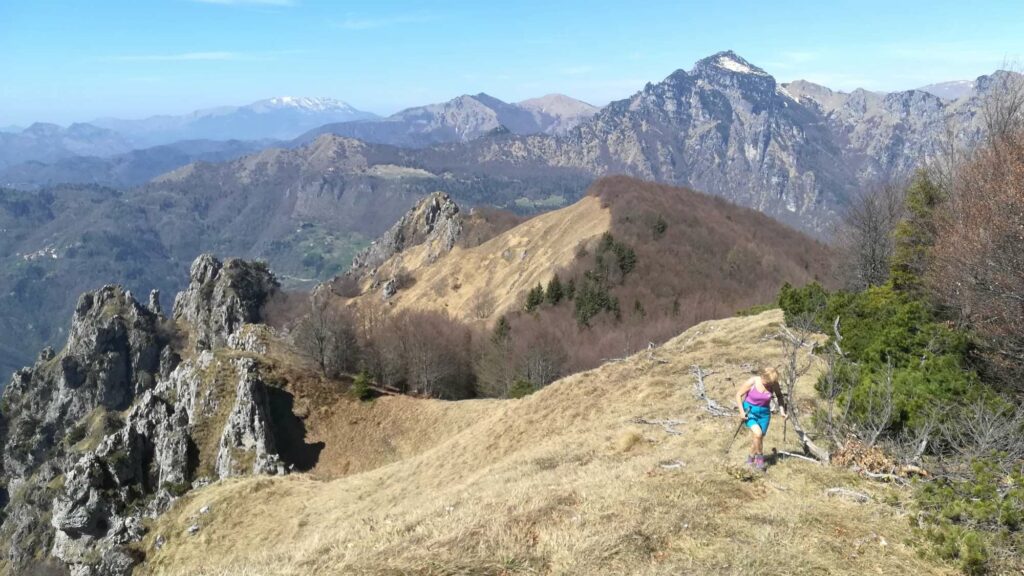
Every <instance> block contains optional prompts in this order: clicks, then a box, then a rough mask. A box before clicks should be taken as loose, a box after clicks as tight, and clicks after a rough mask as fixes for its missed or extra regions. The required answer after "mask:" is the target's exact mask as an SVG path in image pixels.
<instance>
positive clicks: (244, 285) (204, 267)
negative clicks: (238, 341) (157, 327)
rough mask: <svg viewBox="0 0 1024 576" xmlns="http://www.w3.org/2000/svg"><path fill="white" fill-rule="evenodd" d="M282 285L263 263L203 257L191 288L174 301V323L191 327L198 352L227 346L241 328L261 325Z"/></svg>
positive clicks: (195, 267)
mask: <svg viewBox="0 0 1024 576" xmlns="http://www.w3.org/2000/svg"><path fill="white" fill-rule="evenodd" d="M279 288H280V284H279V283H278V281H277V279H276V278H274V275H273V274H271V273H270V270H269V269H268V268H267V266H266V265H265V264H263V263H261V262H247V261H245V260H239V259H235V258H229V259H227V260H225V261H224V262H221V261H220V260H218V259H216V258H215V257H213V256H212V255H210V254H203V255H202V256H200V257H199V258H196V260H195V262H193V263H192V268H191V270H190V272H189V285H188V288H186V289H185V291H183V292H181V293H180V294H178V297H177V298H176V299H175V300H174V319H175V320H177V321H181V322H184V323H185V324H187V325H188V326H190V327H191V330H192V334H191V336H192V341H193V343H194V345H195V347H196V349H197V350H212V349H214V348H220V347H223V346H225V345H227V340H228V337H229V336H231V335H232V334H234V332H235V331H236V330H238V329H239V328H240V327H241V326H242V324H245V323H251V322H259V321H260V320H261V319H262V308H263V306H264V305H265V304H266V303H267V302H268V301H269V300H270V298H271V297H272V296H273V295H274V294H275V293H276V292H277V291H278V289H279Z"/></svg>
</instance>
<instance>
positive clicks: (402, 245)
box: [345, 192, 463, 297]
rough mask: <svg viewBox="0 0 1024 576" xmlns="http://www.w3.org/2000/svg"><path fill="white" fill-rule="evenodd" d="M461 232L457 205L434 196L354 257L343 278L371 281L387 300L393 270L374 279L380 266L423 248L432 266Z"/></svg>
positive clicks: (449, 198) (442, 194) (422, 202)
mask: <svg viewBox="0 0 1024 576" xmlns="http://www.w3.org/2000/svg"><path fill="white" fill-rule="evenodd" d="M462 228H463V217H462V214H461V212H460V210H459V206H458V204H456V203H455V201H454V200H452V199H451V197H450V196H448V194H445V193H444V192H434V193H432V194H430V195H428V196H427V197H425V198H424V199H422V200H420V201H419V202H417V203H416V205H415V206H413V207H412V208H411V209H410V210H409V211H408V212H406V213H405V215H404V216H402V218H401V219H400V220H399V221H398V222H397V223H396V224H395V225H394V226H392V227H391V229H390V230H388V231H387V232H385V233H384V235H383V236H381V237H380V238H378V239H377V240H374V242H373V243H372V244H370V246H369V247H367V248H366V249H365V250H363V251H362V252H360V253H358V254H356V256H355V258H353V259H352V267H351V268H350V269H349V271H348V272H346V273H345V276H346V277H348V278H353V279H356V280H361V279H363V278H367V277H372V278H374V280H373V281H372V285H373V287H377V286H378V285H381V284H383V285H384V286H385V297H388V296H389V292H390V293H393V291H392V289H396V288H395V285H396V284H397V283H396V282H395V278H394V274H395V273H396V272H397V270H390V271H386V272H384V273H383V274H380V275H381V276H387V278H377V276H378V272H379V271H378V267H380V266H381V264H383V263H384V262H386V261H388V260H390V259H391V258H392V257H393V256H396V255H398V254H401V253H402V252H404V251H407V250H409V249H410V248H413V247H415V246H424V245H425V246H426V247H427V251H428V254H427V260H428V261H431V262H432V261H433V260H436V259H437V258H438V257H439V256H440V255H442V254H446V253H448V252H450V251H451V250H452V248H454V247H455V244H456V242H458V240H459V237H460V236H461V235H462ZM388 285H391V289H389V288H388Z"/></svg>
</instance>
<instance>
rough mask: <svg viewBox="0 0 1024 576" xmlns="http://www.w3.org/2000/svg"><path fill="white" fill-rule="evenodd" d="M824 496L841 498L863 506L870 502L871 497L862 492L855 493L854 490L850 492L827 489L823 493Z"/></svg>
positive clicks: (846, 489) (844, 489)
mask: <svg viewBox="0 0 1024 576" xmlns="http://www.w3.org/2000/svg"><path fill="white" fill-rule="evenodd" d="M825 494H826V495H827V496H828V497H830V498H843V499H844V500H850V501H851V502H856V503H858V504H864V503H865V502H868V501H869V500H871V496H868V495H867V494H865V493H863V492H857V491H856V490H850V489H849V488H829V489H828V490H826V491H825Z"/></svg>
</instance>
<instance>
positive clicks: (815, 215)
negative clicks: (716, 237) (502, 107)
mask: <svg viewBox="0 0 1024 576" xmlns="http://www.w3.org/2000/svg"><path fill="white" fill-rule="evenodd" d="M1020 81H1022V79H1021V76H1020V75H1019V74H1013V73H1009V72H997V73H995V74H993V75H991V76H982V77H980V78H978V80H977V81H976V83H975V84H976V86H977V90H976V91H975V92H973V93H971V94H970V95H968V96H965V97H963V98H961V99H960V100H956V101H947V100H943V99H941V98H939V97H937V96H934V95H932V94H929V93H927V92H922V91H916V90H911V91H907V92H896V93H891V94H875V93H870V92H867V91H864V90H857V91H854V92H853V93H850V94H844V93H839V92H833V91H831V90H829V89H827V88H824V87H821V86H816V85H812V84H810V83H807V82H794V83H791V84H788V85H785V86H782V85H779V84H778V83H776V81H775V79H774V78H772V77H771V76H770V75H768V74H767V73H765V72H764V71H763V70H761V69H760V68H758V67H756V66H754V65H753V64H751V63H749V62H747V61H746V60H744V59H742V58H740V57H739V56H738V55H736V54H735V53H733V52H731V51H728V52H721V53H718V54H715V55H713V56H710V57H708V58H705V59H703V60H701V61H699V62H697V63H696V64H695V65H694V67H693V69H692V70H690V71H689V72H687V71H684V70H677V71H676V72H674V73H672V74H671V75H670V76H669V77H668V78H666V79H665V80H664V81H662V82H660V83H657V84H648V85H647V86H646V87H644V89H643V90H641V91H640V92H638V93H636V94H634V95H633V96H632V97H630V98H628V99H626V100H620V101H617V102H613V103H611V104H609V105H608V106H606V107H605V108H603V109H602V110H601V111H600V112H599V113H598V114H596V115H595V116H594V117H593V118H591V119H590V120H589V121H587V122H584V123H582V124H580V125H579V126H577V127H576V128H575V129H573V130H571V131H570V132H569V133H568V134H567V135H566V136H564V137H561V138H551V137H544V136H538V135H533V136H522V137H505V138H486V139H480V140H478V141H474V142H471V143H469V144H467V145H465V146H463V147H461V148H460V147H457V146H452V145H449V146H446V147H443V148H442V150H443V153H446V154H449V155H455V156H461V157H463V158H466V160H465V161H466V163H467V164H470V163H476V164H477V165H479V166H481V168H482V169H486V170H495V171H496V170H501V169H503V168H506V167H509V166H515V167H521V166H526V165H534V166H558V167H572V168H576V169H580V170H584V171H587V172H588V173H590V174H594V175H605V174H614V173H625V174H629V175H632V176H637V177H640V178H644V179H650V180H656V181H659V182H664V183H669V184H676V185H685V186H690V187H692V188H695V189H698V190H702V191H705V192H710V193H712V194H715V195H719V196H722V197H724V198H726V199H729V200H731V201H733V202H736V203H738V204H741V205H744V206H749V207H752V208H755V209H757V210H760V211H762V212H765V213H767V214H769V215H771V216H773V217H775V218H777V219H779V220H781V221H783V222H786V223H788V224H791V225H793V226H796V227H798V228H800V229H803V230H807V231H810V232H812V233H814V234H816V235H819V236H823V235H826V234H827V233H828V231H829V230H830V228H831V225H832V224H833V223H834V221H835V219H836V214H837V212H838V211H839V210H841V209H842V207H843V206H844V204H845V203H846V202H847V200H848V198H849V197H850V195H851V194H853V193H854V192H855V191H857V190H859V189H862V188H863V187H866V186H872V185H877V184H878V183H879V182H884V181H887V180H891V179H896V180H898V179H900V178H904V177H906V176H908V175H909V174H910V173H911V171H912V170H913V169H914V168H916V167H919V166H922V165H924V163H926V162H927V161H928V160H930V159H931V158H934V157H935V155H936V154H937V153H938V150H939V149H940V148H941V147H942V146H943V142H944V139H945V138H946V134H948V133H949V132H950V128H952V132H953V133H954V134H955V135H956V139H957V144H958V145H959V146H967V147H969V146H971V145H972V144H973V143H974V142H976V141H977V140H978V138H980V136H981V127H980V123H979V120H978V117H979V113H980V110H981V109H982V107H983V102H984V99H985V97H986V96H987V95H988V94H989V93H990V92H991V91H992V90H995V89H999V88H1000V86H1004V85H1005V84H1006V83H1008V82H1020ZM438 153H439V154H441V153H442V152H438ZM470 159H471V160H470Z"/></svg>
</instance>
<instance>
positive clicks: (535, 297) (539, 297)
mask: <svg viewBox="0 0 1024 576" xmlns="http://www.w3.org/2000/svg"><path fill="white" fill-rule="evenodd" d="M543 303H544V288H543V287H542V286H541V285H540V284H537V285H536V286H534V287H533V288H531V289H530V291H529V292H528V293H527V294H526V307H525V308H526V311H527V312H533V311H534V310H536V309H537V308H538V307H540V305H541V304H543Z"/></svg>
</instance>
